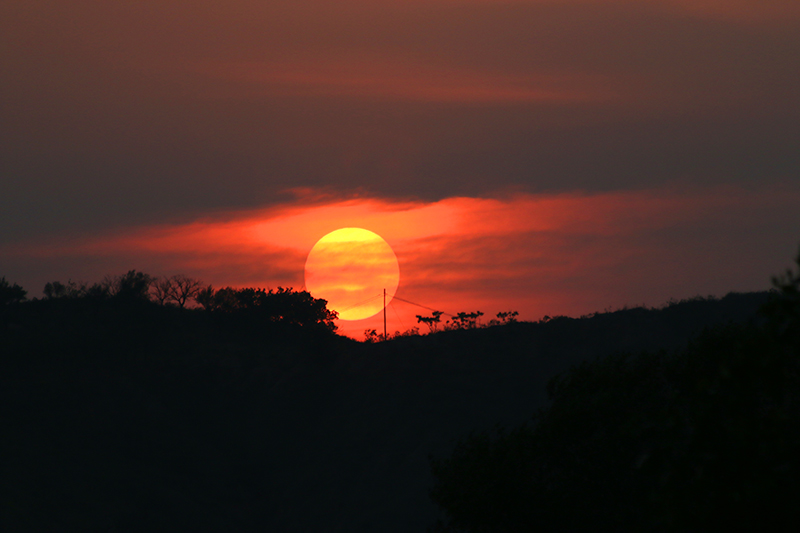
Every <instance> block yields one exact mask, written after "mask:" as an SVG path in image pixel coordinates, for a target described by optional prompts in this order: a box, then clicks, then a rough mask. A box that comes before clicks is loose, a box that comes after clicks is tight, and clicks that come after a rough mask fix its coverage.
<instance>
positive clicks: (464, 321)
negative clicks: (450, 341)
mask: <svg viewBox="0 0 800 533" xmlns="http://www.w3.org/2000/svg"><path fill="white" fill-rule="evenodd" d="M482 316H483V313H482V312H480V311H475V312H473V313H464V312H461V313H458V314H456V316H454V317H451V318H450V320H448V324H447V325H446V326H445V329H475V328H477V327H478V319H479V318H480V317H482Z"/></svg>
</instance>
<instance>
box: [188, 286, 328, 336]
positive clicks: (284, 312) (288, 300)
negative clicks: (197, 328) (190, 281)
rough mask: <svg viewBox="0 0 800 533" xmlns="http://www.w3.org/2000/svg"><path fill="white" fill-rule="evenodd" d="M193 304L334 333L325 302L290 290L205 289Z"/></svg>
mask: <svg viewBox="0 0 800 533" xmlns="http://www.w3.org/2000/svg"><path fill="white" fill-rule="evenodd" d="M196 299H197V302H198V304H200V305H201V306H202V307H203V308H204V309H206V310H208V311H213V312H221V313H238V314H240V315H248V316H253V317H258V318H262V319H264V320H268V321H270V322H280V323H283V324H295V325H299V326H312V325H318V326H319V325H321V326H324V327H325V328H326V329H328V330H330V331H335V330H336V329H337V326H336V324H335V323H334V320H335V319H336V317H337V316H338V315H337V313H336V311H331V310H329V309H328V302H327V301H326V300H323V299H320V298H314V297H313V296H311V294H310V293H309V292H307V291H294V290H292V289H290V288H283V287H278V289H277V290H276V291H273V290H272V289H269V290H266V289H256V288H251V287H248V288H244V289H233V288H231V287H225V288H223V289H219V290H216V291H215V290H214V288H213V287H211V286H208V287H206V288H205V289H201V290H198V293H197V297H196Z"/></svg>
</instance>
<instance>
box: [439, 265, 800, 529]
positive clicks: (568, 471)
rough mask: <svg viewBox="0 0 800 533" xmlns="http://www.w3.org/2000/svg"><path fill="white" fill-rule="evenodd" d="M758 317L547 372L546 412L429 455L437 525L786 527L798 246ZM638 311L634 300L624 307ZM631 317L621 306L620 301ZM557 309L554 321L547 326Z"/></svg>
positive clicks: (799, 410)
mask: <svg viewBox="0 0 800 533" xmlns="http://www.w3.org/2000/svg"><path fill="white" fill-rule="evenodd" d="M797 262H798V267H799V268H798V271H797V272H788V273H787V274H786V275H784V276H782V277H780V278H778V279H776V280H775V285H776V292H775V295H774V298H773V300H772V301H771V302H770V303H769V304H767V305H766V306H765V307H764V315H765V317H766V323H765V324H763V325H754V324H750V325H746V326H728V327H724V328H719V329H716V330H711V331H708V332H706V333H705V334H704V335H702V336H700V337H699V338H698V339H697V340H696V341H694V342H693V343H692V344H690V345H689V347H687V348H686V349H685V350H683V351H681V352H678V353H676V354H667V353H666V352H661V353H656V354H652V353H644V354H640V355H628V354H621V355H614V356H609V357H605V358H603V359H599V360H597V361H594V362H591V363H584V364H582V365H581V366H579V367H576V368H573V369H572V370H570V371H568V372H567V373H565V374H563V375H561V376H559V377H557V378H556V379H554V380H552V381H551V382H550V385H549V387H548V393H549V395H550V397H551V399H552V404H551V406H550V407H549V408H547V409H544V410H542V411H540V412H539V413H538V414H537V416H536V417H535V423H534V424H532V425H527V426H524V427H521V428H518V429H515V430H512V431H499V432H495V433H493V434H492V433H486V432H484V433H478V434H473V435H470V436H468V437H466V438H465V439H463V440H462V441H460V442H459V443H458V445H457V446H456V447H455V449H454V451H453V453H452V454H451V455H450V456H448V457H446V458H439V459H435V458H434V459H432V461H431V468H432V472H433V474H434V476H435V478H436V483H435V485H434V487H433V490H432V492H431V497H432V498H433V500H434V501H435V502H436V503H437V504H438V505H439V506H440V507H441V508H442V509H443V510H444V511H445V513H446V514H447V522H446V523H441V524H440V525H439V528H440V530H447V531H469V532H484V531H534V530H537V531H565V532H566V531H699V532H710V531H731V530H765V531H767V530H768V531H776V530H783V529H782V527H783V526H782V524H795V523H797V521H798V519H800V509H798V507H797V505H796V500H797V497H798V496H800V454H799V453H798V452H799V451H800V333H798V332H800V322H798V317H800V297H798V296H799V295H800V255H799V256H798V258H797ZM631 311H635V310H631ZM628 313H630V311H628ZM556 321H557V319H554V320H552V321H551V323H549V324H548V327H552V324H554V323H555V322H556Z"/></svg>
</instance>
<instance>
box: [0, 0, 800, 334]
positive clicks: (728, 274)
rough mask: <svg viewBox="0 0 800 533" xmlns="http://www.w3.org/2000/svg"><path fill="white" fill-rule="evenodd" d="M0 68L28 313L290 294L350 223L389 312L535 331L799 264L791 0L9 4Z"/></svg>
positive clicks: (742, 283)
mask: <svg viewBox="0 0 800 533" xmlns="http://www.w3.org/2000/svg"><path fill="white" fill-rule="evenodd" d="M0 70H1V71H2V72H3V76H2V77H1V78H0V276H5V277H6V278H7V279H9V280H10V281H12V282H17V283H20V284H21V285H23V286H24V287H25V288H27V289H28V291H29V295H30V296H40V295H41V289H42V288H43V286H44V283H46V282H47V281H53V280H62V281H66V280H67V279H73V280H83V281H88V282H92V281H98V280H100V279H102V277H103V276H105V275H107V274H115V273H122V272H125V271H127V270H129V269H132V268H135V269H138V270H142V271H145V272H148V273H150V274H153V275H159V276H162V275H171V274H177V273H181V274H186V275H191V276H194V277H198V278H200V279H202V280H204V281H205V282H207V283H210V284H213V285H214V286H216V287H222V286H235V287H243V286H262V287H272V288H276V287H278V286H284V287H287V286H290V287H294V288H298V289H300V288H303V284H304V264H305V260H306V257H307V255H308V253H309V251H310V250H311V248H312V247H313V245H314V244H315V243H316V241H317V240H318V239H320V238H321V237H322V236H323V235H325V234H326V233H329V232H331V231H333V230H336V229H338V228H342V227H360V228H364V229H367V230H369V231H373V232H375V233H377V234H379V235H380V236H381V237H382V238H383V239H385V240H386V242H387V243H388V244H389V245H390V246H391V247H392V248H393V249H394V251H395V253H396V255H397V258H398V262H399V268H400V281H399V286H398V289H397V296H398V297H402V298H403V299H405V300H409V301H413V302H416V303H419V304H422V305H424V306H426V307H430V308H432V309H439V310H442V311H444V312H447V313H456V312H460V311H475V310H481V311H483V312H484V313H485V317H484V318H487V319H488V318H491V317H492V316H493V315H494V314H495V313H497V312H499V311H506V310H518V311H519V312H520V317H521V318H522V319H525V320H537V319H539V318H541V317H542V316H544V315H546V314H547V315H551V316H552V315H556V314H567V315H571V316H578V315H581V314H585V313H591V312H594V311H602V310H604V309H608V308H619V307H622V306H624V305H639V304H646V305H652V306H656V305H660V304H663V303H665V302H666V301H668V300H669V299H671V298H675V299H680V298H686V297H691V296H695V295H698V294H701V295H709V294H715V295H720V296H721V295H724V294H725V293H727V292H728V291H747V290H761V289H766V288H768V287H769V278H770V276H771V275H773V274H777V273H779V272H780V271H782V270H783V269H785V268H787V267H788V266H790V264H791V260H792V258H793V256H794V255H795V254H796V252H797V246H798V244H800V209H798V208H797V207H798V206H800V149H798V147H800V3H798V2H797V1H796V0H758V1H755V0H724V1H723V0H705V1H703V0H695V1H689V0H635V1H634V0H603V1H599V0H581V1H576V0H495V1H492V0H425V1H422V0H405V1H399V0H392V1H388V0H369V1H367V0H335V1H334V0H293V1H285V2H284V1H271V2H263V1H256V0H229V1H228V2H216V1H210V0H193V1H191V2H190V1H178V0H160V1H158V2H156V1H144V0H138V1H128V0H119V1H115V2H106V1H89V0H70V1H62V0H49V1H44V0H41V1H40V0H25V1H24V2H23V1H13V0H12V1H11V2H5V3H3V4H2V5H0ZM428 312H429V311H428V310H426V309H424V308H419V307H414V306H412V305H410V304H405V303H402V302H400V301H395V302H393V303H392V305H391V306H390V308H389V309H388V310H387V320H388V321H389V329H390V330H405V329H408V328H410V327H412V326H415V325H417V324H416V319H415V315H416V314H420V313H422V314H425V313H428ZM378 318H381V317H376V319H372V320H365V321H352V322H347V321H340V326H341V329H342V331H343V332H345V333H347V334H350V335H352V336H355V337H359V335H361V334H362V332H363V330H364V329H367V328H372V327H379V326H382V324H380V322H379V321H376V320H377V319H378ZM381 320H382V318H381Z"/></svg>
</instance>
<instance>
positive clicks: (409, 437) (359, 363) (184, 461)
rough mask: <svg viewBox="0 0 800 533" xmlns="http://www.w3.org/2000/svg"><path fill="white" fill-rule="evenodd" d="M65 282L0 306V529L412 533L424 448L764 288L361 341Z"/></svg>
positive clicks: (254, 312) (529, 404) (526, 408)
mask: <svg viewBox="0 0 800 533" xmlns="http://www.w3.org/2000/svg"><path fill="white" fill-rule="evenodd" d="M64 285H65V286H67V285H69V282H67V283H66V284H64ZM75 286H76V287H77V289H76V290H75V291H73V292H72V293H70V291H66V294H71V296H69V297H67V296H66V295H64V296H63V297H52V298H43V299H38V300H37V299H32V300H28V301H22V302H19V303H17V304H14V305H8V306H3V307H2V308H0V427H2V428H3V430H2V431H1V432H0V457H3V461H2V467H1V469H2V476H0V530H2V531H3V532H6V531H8V532H15V531H119V532H127V531H180V530H192V531H245V532H247V531H253V532H255V531H330V530H334V531H336V530H338V531H353V532H361V531H364V532H367V531H375V530H381V531H387V532H395V531H396V532H400V531H419V530H424V527H425V526H426V525H427V524H428V523H430V522H431V521H432V520H433V519H434V517H435V515H436V508H435V507H434V505H433V504H431V503H429V502H428V501H427V494H426V492H427V490H426V488H427V487H428V486H429V484H430V482H431V481H432V480H431V478H430V477H429V473H428V464H427V460H426V456H427V454H428V453H429V452H431V451H434V452H437V453H442V454H443V453H445V452H446V450H447V448H448V443H450V442H451V441H452V439H454V438H456V437H457V436H458V435H462V434H464V433H465V432H466V431H468V430H469V429H470V428H474V427H478V428H481V427H491V425H492V424H493V423H494V422H496V421H497V420H505V421H508V422H509V423H510V424H513V425H515V424H517V423H520V422H521V421H523V420H524V419H525V418H527V417H528V416H529V413H530V411H531V410H533V409H535V408H536V407H538V406H541V405H542V403H541V402H542V401H544V397H545V392H544V384H545V383H546V381H547V379H548V378H549V377H550V376H552V375H555V374H556V373H558V372H561V371H563V370H565V369H566V368H568V367H569V366H570V365H572V364H575V363H580V362H581V361H583V360H586V359H591V358H593V357H595V356H596V355H599V354H603V353H606V352H609V351H616V350H620V349H628V350H631V351H634V352H635V353H638V350H640V349H644V348H647V349H653V348H657V347H659V346H666V347H671V348H678V347H681V346H685V343H686V341H687V339H688V338H689V337H690V335H691V334H692V332H693V331H696V330H697V329H698V328H702V327H703V326H704V325H707V324H715V323H720V322H725V321H727V320H729V319H733V320H736V321H739V322H741V321H744V320H746V319H747V318H748V317H750V316H752V314H753V312H754V310H755V308H756V307H757V306H758V305H759V304H760V303H761V302H762V301H763V300H764V299H765V297H766V295H765V294H763V293H759V294H745V295H741V294H740V295H737V294H732V295H729V296H727V297H725V298H723V299H722V300H707V301H706V300H703V301H692V302H682V303H677V304H675V305H673V306H669V307H667V308H664V309H629V310H625V311H616V312H613V313H601V314H597V315H592V316H587V317H586V318H583V319H576V318H568V317H559V318H556V319H553V320H552V321H550V322H547V323H525V322H519V323H511V324H507V325H504V326H499V327H493V328H480V329H479V328H476V329H468V330H467V329H462V330H454V331H442V332H439V333H438V334H436V335H432V336H418V335H417V336H415V335H411V336H403V335H401V336H399V337H394V336H392V338H391V339H390V340H389V342H383V343H377V344H366V343H359V342H356V341H352V340H350V339H347V338H343V337H339V336H337V335H335V334H333V333H332V332H331V330H330V329H329V328H328V327H326V326H324V325H322V324H320V323H318V324H317V325H312V326H301V325H298V324H297V323H296V321H294V320H281V319H280V318H278V319H276V320H272V319H270V318H269V317H270V316H275V313H274V311H270V310H269V306H268V305H267V302H269V305H271V304H272V303H276V302H278V300H275V299H274V298H275V297H274V296H272V297H267V296H266V295H264V293H266V292H269V291H260V290H258V289H252V290H248V291H244V292H241V293H240V292H239V289H228V290H225V291H224V292H223V295H225V294H227V296H225V301H227V302H228V304H230V306H229V307H228V308H227V310H223V309H222V307H224V306H220V307H221V308H220V309H216V310H214V311H208V310H207V309H206V308H205V307H204V306H203V307H199V308H192V307H191V306H187V308H184V309H180V308H178V307H177V306H172V305H167V306H162V305H159V304H158V303H157V302H155V301H152V300H137V299H134V300H125V299H122V300H120V299H119V298H115V297H112V296H111V295H110V294H108V293H107V292H104V293H103V294H102V295H100V296H98V297H93V296H90V295H89V294H88V293H90V292H91V290H90V289H91V287H87V289H86V291H83V290H82V289H81V287H85V285H83V284H75ZM56 292H58V291H56ZM279 292H288V293H289V294H287V295H286V296H287V297H288V299H289V300H290V301H292V302H294V301H298V300H299V301H301V302H306V303H308V304H312V303H313V304H314V305H319V302H315V301H313V299H312V300H308V299H307V298H308V297H307V296H303V297H302V298H299V297H296V296H292V295H291V293H292V292H293V291H291V290H290V289H280V290H279ZM211 293H212V297H213V296H215V295H216V294H217V291H216V290H214V289H213V288H212V289H211ZM54 294H55V293H54ZM239 296H241V297H242V298H241V300H239ZM270 298H272V299H270ZM230 302H233V303H232V304H231V303H230ZM242 302H245V304H247V305H244V304H242ZM248 302H249V304H248ZM240 304H241V305H244V307H243V308H239V307H237V306H239V305H240ZM226 305H227V304H226ZM248 305H249V306H250V307H249V308H248ZM276 305H277V303H276ZM301 314H302V313H301ZM286 315H287V313H280V314H279V315H278V316H286ZM621 392H623V390H622V389H621V390H620V393H621ZM540 398H541V399H540ZM644 465H645V467H647V465H648V463H644Z"/></svg>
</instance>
